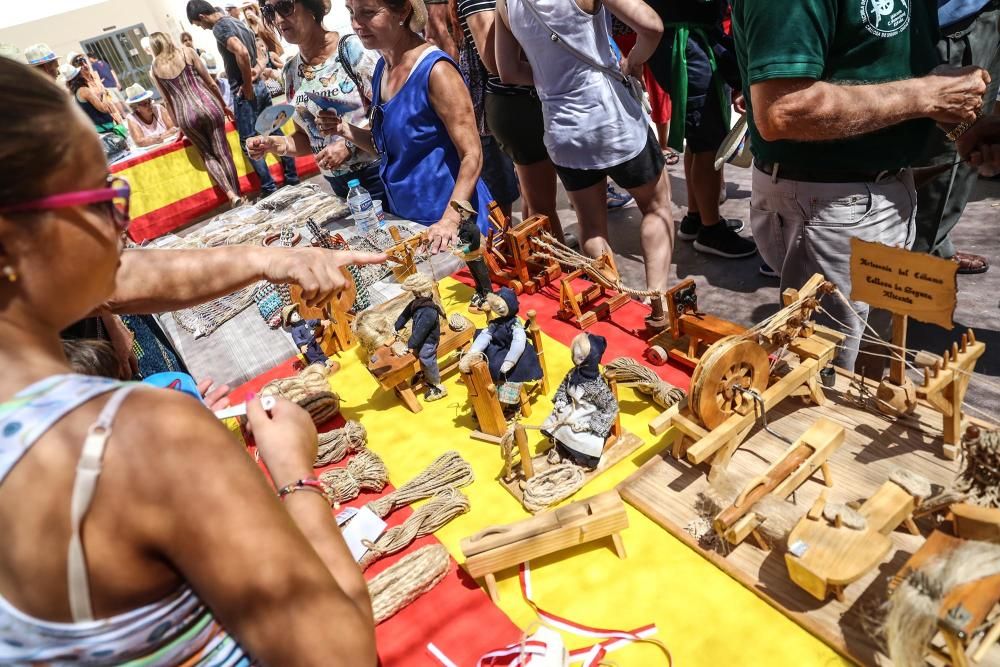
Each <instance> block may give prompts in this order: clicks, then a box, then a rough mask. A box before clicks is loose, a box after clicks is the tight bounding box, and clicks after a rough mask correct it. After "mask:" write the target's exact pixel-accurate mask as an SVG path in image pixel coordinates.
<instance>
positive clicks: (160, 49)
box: [149, 32, 177, 58]
mask: <svg viewBox="0 0 1000 667" xmlns="http://www.w3.org/2000/svg"><path fill="white" fill-rule="evenodd" d="M149 49H150V51H152V52H153V55H154V56H161V55H162V56H163V57H164V58H170V57H172V56H173V55H174V54H175V53H177V45H176V44H174V40H172V39H170V35H168V34H166V33H163V32H154V33H153V34H152V35H150V36H149Z"/></svg>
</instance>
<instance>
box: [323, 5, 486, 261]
mask: <svg viewBox="0 0 1000 667" xmlns="http://www.w3.org/2000/svg"><path fill="white" fill-rule="evenodd" d="M347 8H348V11H350V12H351V17H352V26H353V28H354V30H355V32H356V33H357V35H358V37H360V38H361V43H362V44H364V46H365V48H367V49H377V50H378V51H380V52H381V53H382V58H381V59H380V60H379V62H378V64H377V65H376V66H375V72H374V74H373V76H372V98H373V99H372V117H371V118H372V121H371V129H370V130H363V129H361V128H358V127H355V126H352V125H348V124H346V123H341V122H340V120H339V118H337V117H336V114H334V113H333V112H323V113H321V114H320V115H319V116H318V117H317V125H318V126H320V128H321V130H323V131H332V132H335V133H337V134H343V135H348V136H350V137H351V139H352V141H354V143H355V144H357V145H358V146H360V147H361V148H363V149H365V150H367V151H371V152H373V153H376V154H377V155H378V156H379V157H380V158H381V167H380V172H381V176H382V180H383V182H384V183H385V188H386V194H387V196H388V199H389V207H390V209H391V210H392V212H393V213H395V214H396V215H399V216H401V217H403V218H407V219H409V220H413V221H415V222H419V223H420V224H423V225H429V226H430V230H429V233H428V237H429V239H430V241H431V250H432V251H435V252H436V251H438V250H441V249H444V248H445V247H447V246H448V245H449V244H452V243H456V242H457V240H458V226H459V223H460V222H461V220H460V218H459V215H458V212H456V211H455V210H453V209H452V208H451V207H450V206H449V203H450V202H451V201H452V200H466V201H468V202H469V203H471V204H472V206H473V208H474V209H475V210H476V211H477V212H478V219H477V222H478V225H479V229H480V231H481V232H483V233H486V231H487V229H488V225H489V222H488V220H489V203H490V201H492V199H493V197H492V196H491V195H490V192H489V190H488V189H487V187H486V185H485V184H484V183H483V182H482V180H481V179H480V178H479V172H480V170H481V168H482V146H481V144H480V142H479V132H478V130H477V129H476V118H475V114H474V113H473V110H472V98H471V97H470V96H469V90H468V88H467V87H466V85H465V81H464V80H463V79H462V75H461V74H459V72H458V68H457V67H456V65H455V63H454V61H453V60H451V58H449V57H448V56H447V55H446V54H445V53H444V52H443V51H441V50H440V49H438V48H437V47H435V46H432V45H430V44H428V43H427V42H426V41H424V39H423V38H422V37H421V36H420V35H419V34H418V33H419V32H420V31H421V30H422V29H423V27H424V24H425V23H426V21H427V9H426V7H425V6H424V3H423V0H348V2H347Z"/></svg>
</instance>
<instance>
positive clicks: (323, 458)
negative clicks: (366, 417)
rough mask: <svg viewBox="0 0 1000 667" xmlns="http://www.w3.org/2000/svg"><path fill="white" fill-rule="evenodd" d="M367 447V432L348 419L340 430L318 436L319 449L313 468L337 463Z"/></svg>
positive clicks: (358, 423) (360, 425) (358, 424)
mask: <svg viewBox="0 0 1000 667" xmlns="http://www.w3.org/2000/svg"><path fill="white" fill-rule="evenodd" d="M367 446H368V431H367V430H366V429H365V427H364V426H363V425H362V424H361V422H357V421H354V420H353V419H348V420H347V422H346V423H345V424H344V425H343V426H342V427H341V428H335V429H333V430H332V431H327V432H326V433H320V434H319V448H318V449H317V450H316V462H315V463H313V467H314V468H321V467H323V466H325V465H329V464H331V463H337V462H338V461H341V460H343V459H344V457H346V456H347V455H348V454H352V453H354V452H358V451H360V450H362V449H364V448H365V447H367Z"/></svg>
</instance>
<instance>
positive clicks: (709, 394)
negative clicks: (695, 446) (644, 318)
mask: <svg viewBox="0 0 1000 667" xmlns="http://www.w3.org/2000/svg"><path fill="white" fill-rule="evenodd" d="M767 378H768V363H767V352H766V351H765V350H764V348H762V347H761V346H760V345H758V344H757V343H754V342H753V341H750V340H746V339H739V338H736V337H734V336H730V337H728V338H723V339H722V340H719V341H718V342H716V343H715V344H713V345H712V346H711V347H709V348H708V350H707V351H706V352H705V355H704V356H703V357H702V359H701V361H700V362H699V363H698V366H697V367H696V368H695V371H694V375H693V376H692V378H691V397H690V401H689V404H690V406H691V409H692V411H693V412H694V413H695V414H696V415H697V416H698V417H699V418H700V419H701V421H702V423H703V424H704V425H705V427H706V428H710V429H711V428H715V427H716V426H718V425H719V424H721V423H722V422H724V421H725V420H726V419H727V418H728V417H729V416H730V415H732V414H733V413H734V412H738V411H740V410H741V409H743V408H744V406H745V405H746V404H747V402H748V400H749V399H748V398H747V396H746V394H744V391H747V390H753V391H757V392H761V391H763V390H764V389H765V388H766V387H767Z"/></svg>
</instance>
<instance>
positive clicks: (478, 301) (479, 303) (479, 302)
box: [469, 293, 486, 310]
mask: <svg viewBox="0 0 1000 667" xmlns="http://www.w3.org/2000/svg"><path fill="white" fill-rule="evenodd" d="M484 303H486V295H485V294H478V293H477V294H473V295H472V298H471V299H469V308H472V309H474V310H482V309H483V304H484Z"/></svg>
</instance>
